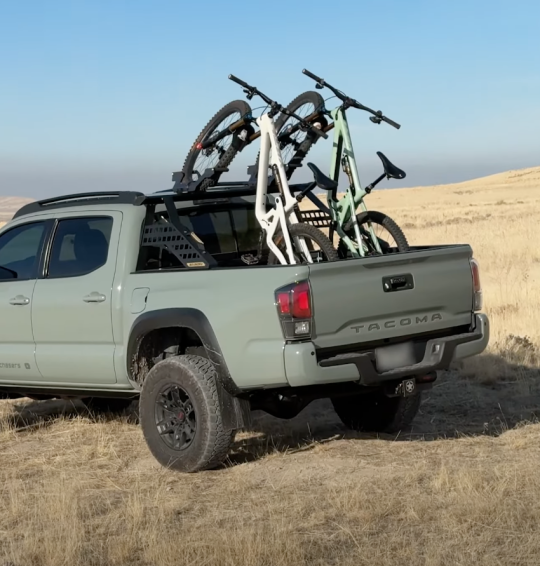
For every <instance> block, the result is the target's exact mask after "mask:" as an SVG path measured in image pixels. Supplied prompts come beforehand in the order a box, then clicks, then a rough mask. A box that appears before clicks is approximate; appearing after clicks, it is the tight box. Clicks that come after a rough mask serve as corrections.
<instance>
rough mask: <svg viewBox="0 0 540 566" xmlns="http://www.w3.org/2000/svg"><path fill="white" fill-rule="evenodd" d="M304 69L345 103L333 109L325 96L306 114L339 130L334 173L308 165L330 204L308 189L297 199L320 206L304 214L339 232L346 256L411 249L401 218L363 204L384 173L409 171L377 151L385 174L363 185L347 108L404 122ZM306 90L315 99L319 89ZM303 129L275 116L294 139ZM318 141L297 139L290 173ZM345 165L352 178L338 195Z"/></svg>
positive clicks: (325, 127)
mask: <svg viewBox="0 0 540 566" xmlns="http://www.w3.org/2000/svg"><path fill="white" fill-rule="evenodd" d="M302 72H303V73H304V74H305V75H307V76H308V77H310V78H312V79H313V80H315V81H316V88H317V89H322V88H324V87H327V88H329V89H330V90H331V91H332V92H333V93H334V94H335V96H336V97H337V98H339V99H340V100H341V101H342V104H340V105H339V106H338V107H337V108H335V109H334V110H331V111H328V110H326V108H324V101H322V105H319V107H317V108H316V109H315V110H314V111H313V112H312V114H310V115H309V116H307V117H306V118H305V119H306V121H308V122H318V123H319V124H320V123H322V131H323V132H328V131H329V130H331V129H334V144H333V152H332V158H331V164H330V172H331V177H327V176H326V175H325V174H324V173H323V172H322V171H321V170H320V169H319V168H318V167H317V166H316V165H314V164H313V163H307V166H308V167H309V168H310V169H311V171H312V172H313V174H314V176H315V182H316V183H317V186H318V187H319V188H321V189H324V190H325V191H326V192H327V202H328V207H325V206H324V205H323V204H322V202H321V201H320V200H319V199H318V198H316V197H315V195H313V194H312V193H311V192H310V191H309V190H308V191H306V192H305V193H300V194H299V195H297V197H296V198H297V200H298V202H300V201H301V200H302V199H303V198H304V197H305V196H307V197H308V198H309V199H310V200H311V201H312V202H313V203H314V204H315V205H316V206H317V207H318V208H319V210H317V211H302V212H301V214H300V216H301V219H302V220H303V221H304V222H308V223H311V224H314V225H315V226H317V227H319V228H323V227H327V228H329V236H330V240H331V241H332V240H333V236H334V231H335V232H336V233H337V235H338V236H339V244H338V253H339V255H340V257H343V258H344V257H362V256H366V255H374V254H376V255H378V254H381V253H392V252H396V251H399V252H402V251H407V250H408V249H409V244H408V242H407V238H406V237H405V235H404V234H403V232H402V230H401V228H400V227H399V226H398V225H397V224H396V222H394V220H392V218H390V217H389V216H388V215H387V214H385V213H383V212H378V211H375V210H368V209H367V207H366V205H365V203H364V197H365V196H366V195H367V194H369V193H370V192H371V191H372V190H373V188H374V187H375V186H376V185H377V184H378V183H380V182H381V181H382V180H383V179H384V178H385V177H386V178H387V179H404V178H405V172H404V171H402V170H401V169H399V168H398V167H396V166H395V165H393V164H392V163H391V162H390V161H389V160H388V159H387V158H386V156H385V155H383V154H382V153H381V152H377V155H378V156H379V158H380V159H381V161H382V165H383V169H384V173H383V174H382V175H380V176H379V177H378V178H377V179H376V180H375V181H373V182H372V183H371V184H370V185H368V186H367V187H365V188H362V186H361V184H360V178H359V175H358V169H357V166H356V159H355V155H354V149H353V144H352V140H351V135H350V131H349V125H348V123H347V115H346V110H347V109H348V108H358V109H359V110H365V111H366V112H369V113H370V114H373V116H371V117H370V120H371V121H372V122H373V123H375V124H380V123H381V122H387V123H388V124H390V125H391V126H394V127H395V128H397V129H399V128H400V125H399V124H397V123H396V122H394V121H392V120H390V119H389V118H387V117H386V116H383V114H382V112H381V111H375V110H371V109H370V108H368V107H367V106H364V105H363V104H360V103H359V102H358V101H356V100H354V99H353V98H350V97H349V96H347V95H345V94H344V93H343V92H341V91H340V90H338V89H336V88H334V87H333V86H332V85H330V84H328V83H327V82H326V81H325V80H324V79H321V78H320V77H317V76H316V75H314V74H313V73H310V72H309V71H307V70H306V69H304V70H303V71H302ZM307 94H309V95H310V96H311V97H312V98H313V95H314V94H315V93H304V95H307ZM304 95H300V96H299V97H297V98H296V99H295V100H294V101H292V102H291V103H290V104H289V106H288V107H287V109H288V110H291V111H295V110H297V106H298V105H299V104H301V103H303V102H304V100H303V98H304V97H305V96H304ZM321 100H322V98H321ZM325 116H330V117H331V118H332V119H333V122H331V123H328V121H327V120H326V119H325V118H324V117H325ZM298 128H299V126H298V124H295V123H294V120H292V119H290V118H289V117H288V116H286V115H282V116H280V117H279V118H278V119H277V120H276V130H277V131H278V133H279V135H280V137H281V138H283V136H284V134H288V135H289V136H290V139H291V140H294V136H295V133H296V130H297V129H298ZM317 140H318V137H316V136H307V137H306V138H304V139H303V140H302V143H301V144H292V145H293V147H294V150H293V152H294V153H293V155H292V156H291V157H290V159H289V160H288V161H289V166H288V168H287V176H288V177H290V176H291V175H292V173H293V172H294V170H295V169H296V168H298V167H300V166H301V161H302V160H303V159H304V157H305V156H306V154H307V153H308V151H309V150H310V148H311V146H312V145H313V144H314V143H316V141H317ZM341 167H342V168H343V171H344V172H345V174H346V175H347V177H348V179H349V187H348V188H347V190H346V192H345V194H344V195H343V196H341V198H338V195H337V188H338V179H339V174H340V168H341ZM359 207H360V209H361V212H360V213H359V214H357V213H356V211H357V209H358V208H359ZM392 240H393V242H392Z"/></svg>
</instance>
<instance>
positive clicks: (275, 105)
mask: <svg viewBox="0 0 540 566" xmlns="http://www.w3.org/2000/svg"><path fill="white" fill-rule="evenodd" d="M229 79H230V80H231V81H233V82H235V83H236V84H239V85H240V86H241V87H243V88H244V89H245V90H244V92H245V93H246V94H247V95H248V98H252V97H253V96H254V95H255V94H256V95H257V96H260V97H261V98H262V99H263V100H264V101H265V102H266V104H269V105H270V107H271V109H272V110H271V111H272V112H276V113H277V112H282V113H283V114H286V115H287V116H290V117H291V118H296V119H297V120H298V122H300V124H301V126H302V128H304V129H306V130H308V129H309V130H311V131H312V132H314V133H315V134H317V135H318V136H320V137H323V138H325V139H326V138H328V134H326V133H325V132H323V131H322V130H319V129H318V128H315V127H314V126H313V125H311V124H310V123H309V122H306V120H304V119H303V118H302V117H301V116H298V114H295V113H294V112H291V111H290V110H287V109H286V108H284V107H283V106H282V105H281V104H279V102H276V101H275V100H272V99H271V98H269V97H268V96H266V95H265V94H264V93H262V92H261V91H260V90H259V89H258V88H257V87H255V86H251V85H248V84H247V83H246V82H244V81H243V80H241V79H239V78H238V77H235V76H234V75H229Z"/></svg>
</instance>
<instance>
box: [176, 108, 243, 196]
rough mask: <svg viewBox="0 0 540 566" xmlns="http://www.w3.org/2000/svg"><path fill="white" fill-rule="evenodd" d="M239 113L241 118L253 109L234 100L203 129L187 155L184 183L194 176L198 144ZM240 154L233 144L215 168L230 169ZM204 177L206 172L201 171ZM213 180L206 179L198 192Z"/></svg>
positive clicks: (184, 167)
mask: <svg viewBox="0 0 540 566" xmlns="http://www.w3.org/2000/svg"><path fill="white" fill-rule="evenodd" d="M236 112H239V113H240V115H241V116H244V115H245V114H250V113H251V107H250V106H249V104H247V102H245V101H243V100H233V101H232V102H229V103H228V104H226V105H225V106H223V108H221V110H219V112H217V113H216V114H215V115H214V116H213V117H212V118H211V119H210V121H209V122H208V124H206V126H205V127H204V128H203V129H202V131H201V133H200V134H199V135H198V136H197V139H196V140H195V141H194V142H193V145H192V146H191V149H190V150H189V153H188V154H187V157H186V160H185V161H184V166H183V167H182V171H183V173H184V178H183V179H182V182H184V183H188V182H190V181H191V180H192V175H193V167H194V166H195V163H196V161H197V157H198V156H199V153H200V150H199V149H197V144H198V143H201V142H202V141H203V140H204V139H206V138H208V137H209V136H211V135H212V133H213V132H214V130H215V129H216V128H217V127H218V126H219V124H221V122H223V120H225V119H226V118H227V116H230V115H231V114H234V113H236ZM237 153H239V148H238V147H236V146H235V144H233V143H231V145H230V146H229V148H228V149H227V150H226V151H225V153H224V154H223V155H222V156H221V159H220V160H219V161H218V162H217V163H216V165H215V167H228V166H229V165H230V164H231V162H232V160H233V159H234V158H235V157H236V154H237ZM199 173H200V174H201V175H202V174H204V171H199ZM219 176H220V175H218V174H217V173H216V180H218V179H219ZM214 182H215V181H214V180H213V179H205V180H204V181H203V182H202V183H201V184H200V185H199V188H198V191H200V192H203V191H205V190H206V189H208V188H209V187H212V186H213V185H214Z"/></svg>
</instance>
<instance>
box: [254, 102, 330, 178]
mask: <svg viewBox="0 0 540 566" xmlns="http://www.w3.org/2000/svg"><path fill="white" fill-rule="evenodd" d="M286 108H287V110H289V111H290V112H294V113H295V114H298V115H299V116H301V117H302V118H307V117H308V116H309V115H311V114H313V113H314V112H315V111H316V110H318V109H322V108H324V98H323V97H322V96H321V95H320V94H319V93H318V92H315V91H306V92H303V93H302V94H300V95H298V96H297V97H296V98H295V99H294V100H293V101H292V102H290V103H289V104H288V105H287V107H286ZM317 122H319V123H320V124H321V128H324V127H325V126H327V125H328V121H327V120H326V118H325V117H324V116H323V115H321V116H320V117H319V119H318V120H317ZM297 123H298V120H297V119H296V118H292V117H290V116H287V114H283V113H282V114H280V115H279V116H278V118H277V119H276V121H275V127H276V132H277V135H278V136H279V134H280V133H281V132H283V131H284V130H285V129H286V128H288V127H289V126H294V125H295V124H297ZM318 139H319V136H317V135H316V134H313V133H311V132H303V131H301V130H299V131H297V132H295V133H294V134H292V136H291V138H290V140H291V141H289V142H282V147H281V158H282V159H283V165H284V166H285V171H286V173H287V179H290V178H291V175H292V174H293V173H294V171H295V168H294V167H292V168H291V167H288V165H290V164H293V165H300V164H301V163H302V160H303V159H304V157H305V156H306V155H307V154H308V152H309V150H310V149H311V147H312V146H313V144H314V143H315V142H316V141H317V140H318ZM259 157H260V153H259V154H257V161H256V163H255V165H256V167H257V170H258V167H259Z"/></svg>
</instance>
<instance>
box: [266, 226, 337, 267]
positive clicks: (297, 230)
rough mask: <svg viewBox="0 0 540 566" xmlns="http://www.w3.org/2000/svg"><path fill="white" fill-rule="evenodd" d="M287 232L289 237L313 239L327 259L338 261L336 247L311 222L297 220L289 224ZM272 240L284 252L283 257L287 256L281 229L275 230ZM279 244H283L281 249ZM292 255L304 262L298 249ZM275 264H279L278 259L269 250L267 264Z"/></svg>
mask: <svg viewBox="0 0 540 566" xmlns="http://www.w3.org/2000/svg"><path fill="white" fill-rule="evenodd" d="M289 234H290V236H291V238H293V237H294V236H296V237H301V236H304V237H306V238H308V239H311V240H313V241H314V242H316V243H317V245H318V246H319V247H320V248H321V251H322V252H323V253H324V255H325V256H326V258H327V261H338V259H339V256H338V253H337V251H336V249H335V248H334V246H333V245H332V242H331V241H330V239H329V238H328V237H327V236H326V235H325V234H324V232H322V231H321V230H319V228H317V227H316V226H313V225H312V224H305V223H304V222H297V223H296V224H291V225H290V226H289ZM274 242H275V243H276V245H277V247H278V248H280V250H281V252H282V253H283V254H285V257H287V255H286V252H285V245H284V244H285V242H284V241H283V232H282V231H281V230H278V231H277V232H276V234H275V236H274ZM281 246H283V249H282V248H281ZM293 246H294V242H293ZM294 255H295V259H296V260H297V261H299V263H305V260H304V259H303V258H301V256H300V252H299V251H298V250H294ZM277 264H279V259H278V258H277V256H276V255H275V254H274V252H272V251H271V250H270V252H269V254H268V265H277Z"/></svg>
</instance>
